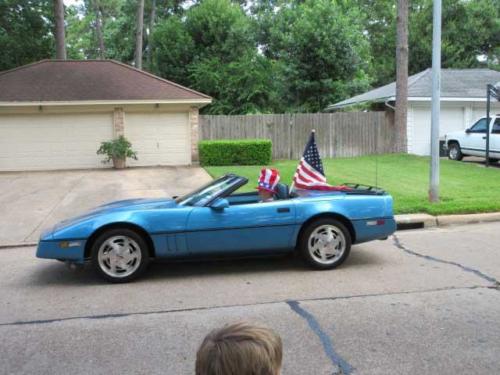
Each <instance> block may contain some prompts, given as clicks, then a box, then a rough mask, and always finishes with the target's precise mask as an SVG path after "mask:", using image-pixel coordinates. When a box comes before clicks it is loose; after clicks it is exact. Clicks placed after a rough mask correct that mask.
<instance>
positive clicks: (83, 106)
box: [0, 60, 211, 171]
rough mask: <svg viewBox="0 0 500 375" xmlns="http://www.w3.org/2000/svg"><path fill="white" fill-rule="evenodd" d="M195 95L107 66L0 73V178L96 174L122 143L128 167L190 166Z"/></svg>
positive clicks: (60, 64)
mask: <svg viewBox="0 0 500 375" xmlns="http://www.w3.org/2000/svg"><path fill="white" fill-rule="evenodd" d="M210 102H211V98H210V97H209V96H207V95H204V94H202V93H199V92H196V91H194V90H191V89H189V88H186V87H183V86H181V85H178V84H176V83H173V82H170V81H167V80H165V79H163V78H160V77H157V76H155V75H152V74H149V73H147V72H144V71H141V70H138V69H135V68H133V67H131V66H128V65H125V64H122V63H119V62H117V61H112V60H85V61H76V60H43V61H39V62H36V63H34V64H30V65H25V66H21V67H18V68H15V69H12V70H8V71H4V72H0V171H19V170H23V171H24V170H53V169H75V168H102V167H107V166H109V165H104V164H103V163H102V162H101V160H102V156H99V155H96V151H97V149H98V148H99V145H100V143H101V142H102V141H108V140H110V139H113V138H115V137H117V136H119V135H122V134H123V135H125V137H126V138H128V139H129V140H130V142H131V143H132V147H133V149H134V150H135V151H137V156H138V158H139V160H137V161H134V160H129V161H128V164H129V165H131V166H155V165H189V164H191V163H192V162H193V161H195V160H196V159H197V151H198V150H197V142H198V110H199V108H201V107H203V106H204V105H207V104H209V103H210Z"/></svg>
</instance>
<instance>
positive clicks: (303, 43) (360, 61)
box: [263, 0, 371, 112]
mask: <svg viewBox="0 0 500 375" xmlns="http://www.w3.org/2000/svg"><path fill="white" fill-rule="evenodd" d="M273 13H274V15H272V19H271V21H270V24H271V26H270V30H269V41H268V44H267V45H264V46H263V50H264V53H265V55H266V56H267V57H268V58H270V59H272V60H274V61H278V62H282V63H283V65H282V66H283V69H284V70H283V72H282V74H283V77H284V79H283V82H285V86H283V87H282V90H283V91H282V95H283V97H284V98H286V99H285V100H286V103H287V106H288V110H290V111H306V112H315V111H322V110H323V109H324V108H325V107H326V106H327V105H329V104H331V103H334V102H336V101H339V100H341V99H344V98H346V97H348V96H350V95H353V94H356V93H358V92H359V91H361V90H364V89H366V88H367V87H368V84H369V80H370V78H369V73H368V72H369V63H370V60H371V59H370V55H369V46H368V40H367V38H366V37H365V36H364V35H363V16H362V14H361V12H360V10H359V8H358V7H356V6H352V5H351V4H348V3H347V2H345V3H344V2H340V1H333V0H316V1H313V0H306V1H304V2H300V3H299V2H298V3H292V4H291V5H288V6H281V7H280V8H279V10H278V11H276V12H273Z"/></svg>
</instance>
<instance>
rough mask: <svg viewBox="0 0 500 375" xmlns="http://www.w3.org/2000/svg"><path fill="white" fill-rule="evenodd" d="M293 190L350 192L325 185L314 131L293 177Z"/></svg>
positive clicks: (344, 188) (342, 188)
mask: <svg viewBox="0 0 500 375" xmlns="http://www.w3.org/2000/svg"><path fill="white" fill-rule="evenodd" d="M293 183H294V188H296V189H304V190H329V191H344V190H350V189H349V188H348V187H346V186H332V185H329V184H327V183H326V178H325V171H324V169H323V162H322V161H321V158H320V157H319V152H318V147H317V146H316V141H315V140H314V130H313V131H312V132H311V136H310V137H309V141H308V142H307V145H306V148H305V150H304V155H303V156H302V158H301V159H300V163H299V165H298V166H297V170H296V171H295V175H294V176H293Z"/></svg>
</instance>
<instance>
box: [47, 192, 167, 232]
mask: <svg viewBox="0 0 500 375" xmlns="http://www.w3.org/2000/svg"><path fill="white" fill-rule="evenodd" d="M174 207H177V203H176V202H175V200H173V199H170V198H139V199H126V200H121V201H115V202H111V203H106V204H104V205H102V206H98V207H96V208H94V209H91V210H90V211H88V212H86V213H84V214H82V215H79V216H76V217H73V218H71V219H68V220H64V221H61V222H59V223H58V224H56V225H55V226H54V227H53V228H52V230H51V231H56V230H58V229H61V228H65V227H68V226H70V225H74V224H77V223H79V222H82V221H84V220H88V219H92V218H94V217H97V216H100V215H106V214H111V213H113V212H120V211H141V210H154V209H160V208H161V209H164V208H174Z"/></svg>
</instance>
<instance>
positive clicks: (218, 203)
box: [210, 198, 229, 211]
mask: <svg viewBox="0 0 500 375" xmlns="http://www.w3.org/2000/svg"><path fill="white" fill-rule="evenodd" d="M228 207H229V201H228V200H227V199H224V198H217V199H216V200H215V201H214V202H213V203H212V204H211V205H210V208H211V209H213V210H216V211H223V210H224V209H225V208H228Z"/></svg>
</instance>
